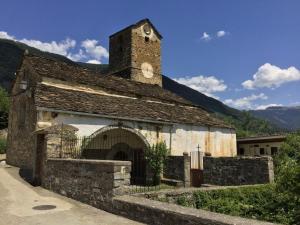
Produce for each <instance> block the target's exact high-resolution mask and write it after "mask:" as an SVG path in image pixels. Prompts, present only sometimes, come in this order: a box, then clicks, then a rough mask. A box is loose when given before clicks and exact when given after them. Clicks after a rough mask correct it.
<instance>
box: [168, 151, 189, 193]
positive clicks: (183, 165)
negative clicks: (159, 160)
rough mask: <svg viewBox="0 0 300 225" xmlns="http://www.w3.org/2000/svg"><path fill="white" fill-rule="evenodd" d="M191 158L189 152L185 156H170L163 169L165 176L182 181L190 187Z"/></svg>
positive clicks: (185, 185)
mask: <svg viewBox="0 0 300 225" xmlns="http://www.w3.org/2000/svg"><path fill="white" fill-rule="evenodd" d="M190 160H191V159H190V157H189V156H188V153H186V154H185V153H184V154H183V156H168V158H167V161H166V164H165V166H164V170H163V177H164V178H167V179H172V180H178V181H182V184H183V186H184V187H189V186H190V164H191V162H190Z"/></svg>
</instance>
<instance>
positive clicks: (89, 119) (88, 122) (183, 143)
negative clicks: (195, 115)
mask: <svg viewBox="0 0 300 225" xmlns="http://www.w3.org/2000/svg"><path fill="white" fill-rule="evenodd" d="M38 121H39V123H38V126H39V127H38V128H42V127H44V126H51V125H54V124H61V123H64V124H69V125H72V126H75V127H77V128H78V129H79V130H78V133H77V134H78V136H89V135H91V134H93V133H95V132H96V131H98V130H99V129H101V128H104V127H106V126H109V125H117V124H118V122H119V121H120V120H118V119H108V118H101V117H94V116H85V115H84V116H82V115H74V114H65V113H58V115H57V117H55V118H52V117H51V113H50V112H39V113H38ZM122 123H123V124H124V126H128V127H131V128H133V129H135V130H136V131H138V132H140V133H141V134H142V135H143V136H144V137H145V138H146V140H147V141H148V142H149V144H150V145H152V144H155V143H157V141H165V142H166V144H167V146H168V147H169V148H171V154H172V155H182V154H183V152H185V151H186V152H191V151H194V150H197V146H198V145H199V146H200V150H201V151H204V152H210V153H211V155H212V156H235V155H236V135H235V131H234V130H232V129H224V128H208V127H202V126H194V125H186V124H174V125H162V124H152V123H146V122H137V121H123V120H122ZM158 129H159V134H157V130H158Z"/></svg>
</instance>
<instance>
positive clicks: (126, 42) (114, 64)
mask: <svg viewBox="0 0 300 225" xmlns="http://www.w3.org/2000/svg"><path fill="white" fill-rule="evenodd" d="M161 39H162V36H161V35H160V34H159V32H158V31H157V30H156V28H155V27H154V26H153V24H152V23H151V22H150V20H148V19H144V20H141V21H139V22H137V23H136V24H134V25H131V26H129V27H127V28H125V29H123V30H121V31H119V32H117V33H115V34H113V35H111V36H110V37H109V68H110V73H111V74H112V75H116V76H121V77H124V78H127V79H130V80H133V81H138V82H142V83H148V84H157V85H159V86H162V76H161V48H160V43H161Z"/></svg>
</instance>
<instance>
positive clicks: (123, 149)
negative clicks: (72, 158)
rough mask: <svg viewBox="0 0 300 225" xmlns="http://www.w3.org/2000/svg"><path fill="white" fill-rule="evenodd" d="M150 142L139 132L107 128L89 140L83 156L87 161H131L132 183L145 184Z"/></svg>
mask: <svg viewBox="0 0 300 225" xmlns="http://www.w3.org/2000/svg"><path fill="white" fill-rule="evenodd" d="M147 147H148V142H147V141H146V139H145V138H144V136H143V135H141V134H140V133H139V132H137V131H135V130H133V129H131V128H124V127H113V126H112V127H106V128H103V129H101V130H99V131H97V132H96V133H94V134H93V135H91V136H90V137H89V138H87V140H86V143H85V146H84V148H83V152H82V156H83V157H84V158H87V159H102V160H121V161H131V162H132V168H131V183H132V184H143V183H145V181H146V162H145V157H144V151H145V149H146V148H147Z"/></svg>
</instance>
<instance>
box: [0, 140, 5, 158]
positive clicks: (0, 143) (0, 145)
mask: <svg viewBox="0 0 300 225" xmlns="http://www.w3.org/2000/svg"><path fill="white" fill-rule="evenodd" d="M5 152H6V139H3V138H0V154H4V153H5Z"/></svg>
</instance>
